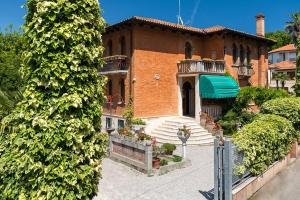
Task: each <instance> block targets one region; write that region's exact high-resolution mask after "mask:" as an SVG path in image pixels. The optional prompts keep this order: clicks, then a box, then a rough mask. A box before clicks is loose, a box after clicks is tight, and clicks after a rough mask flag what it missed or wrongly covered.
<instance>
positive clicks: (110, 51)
mask: <svg viewBox="0 0 300 200" xmlns="http://www.w3.org/2000/svg"><path fill="white" fill-rule="evenodd" d="M106 52H107V56H112V55H113V43H112V40H109V41H108V43H107V50H106Z"/></svg>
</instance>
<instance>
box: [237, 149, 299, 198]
mask: <svg viewBox="0 0 300 200" xmlns="http://www.w3.org/2000/svg"><path fill="white" fill-rule="evenodd" d="M299 153H300V148H299V146H298V144H297V143H295V144H294V145H293V147H292V151H291V152H290V153H289V154H288V155H287V156H286V157H285V158H284V159H283V160H281V161H278V162H275V163H274V164H273V165H272V166H270V167H269V169H268V170H267V171H266V172H265V173H263V174H262V175H261V176H257V177H252V178H249V179H248V180H247V181H245V182H244V183H242V184H240V185H239V186H238V187H236V188H235V189H233V191H232V199H233V200H247V199H249V198H250V197H251V196H252V195H254V194H255V193H256V192H257V191H258V190H259V189H260V188H262V187H263V186H264V185H265V184H266V183H267V182H269V181H270V180H271V179H272V178H273V177H274V176H276V175H277V174H278V173H279V172H280V171H282V170H284V169H285V168H286V167H287V166H288V165H289V164H290V163H291V162H293V161H295V158H296V157H297V155H299Z"/></svg>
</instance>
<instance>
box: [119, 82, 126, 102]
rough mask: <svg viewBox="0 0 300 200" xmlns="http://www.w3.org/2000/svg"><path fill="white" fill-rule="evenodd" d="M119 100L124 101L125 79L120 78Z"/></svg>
mask: <svg viewBox="0 0 300 200" xmlns="http://www.w3.org/2000/svg"><path fill="white" fill-rule="evenodd" d="M120 101H122V102H125V81H124V79H121V80H120Z"/></svg>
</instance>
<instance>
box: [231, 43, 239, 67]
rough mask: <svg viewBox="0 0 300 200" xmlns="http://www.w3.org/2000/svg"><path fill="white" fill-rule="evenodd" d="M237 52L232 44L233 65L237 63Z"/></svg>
mask: <svg viewBox="0 0 300 200" xmlns="http://www.w3.org/2000/svg"><path fill="white" fill-rule="evenodd" d="M237 53H238V51H237V48H236V45H235V44H233V46H232V59H233V64H236V63H237V61H238V55H237Z"/></svg>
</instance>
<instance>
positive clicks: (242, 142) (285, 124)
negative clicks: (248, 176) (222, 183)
mask: <svg viewBox="0 0 300 200" xmlns="http://www.w3.org/2000/svg"><path fill="white" fill-rule="evenodd" d="M295 137H296V133H295V129H294V128H293V125H292V123H291V122H290V121H289V120H287V119H286V118H283V117H280V116H276V115H258V116H257V117H256V118H255V120H254V121H253V122H252V123H250V124H248V125H246V126H244V127H243V128H242V129H241V130H240V131H238V133H237V134H235V135H234V137H233V142H234V144H235V145H237V147H238V149H239V150H240V151H242V152H243V153H244V160H243V163H242V165H240V166H238V168H237V169H236V172H237V173H238V174H243V173H244V172H245V170H246V169H248V170H249V171H250V173H252V174H253V175H259V174H261V173H262V172H264V171H265V170H266V169H267V168H268V167H269V166H270V165H271V164H272V163H273V162H275V161H277V160H280V159H282V158H283V157H284V156H286V155H287V154H288V152H289V151H290V148H291V143H292V142H293V141H294V140H295Z"/></svg>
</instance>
